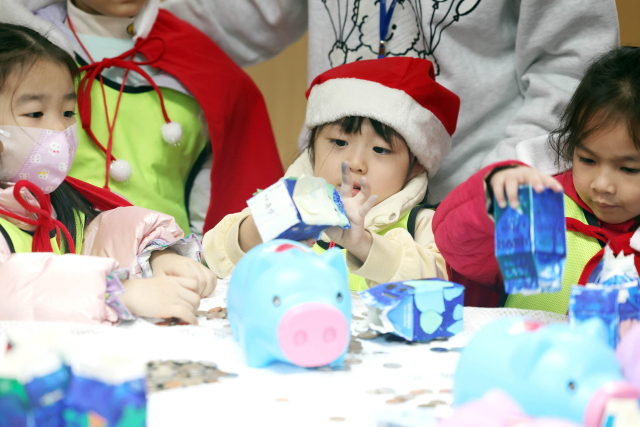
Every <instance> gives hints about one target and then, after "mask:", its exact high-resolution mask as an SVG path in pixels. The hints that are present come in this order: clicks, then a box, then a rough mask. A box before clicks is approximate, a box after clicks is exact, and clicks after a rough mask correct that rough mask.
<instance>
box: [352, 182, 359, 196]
mask: <svg viewBox="0 0 640 427" xmlns="http://www.w3.org/2000/svg"><path fill="white" fill-rule="evenodd" d="M360 190H361V187H360V184H356V183H354V184H353V190H351V197H356V195H357V194H358V193H359V192H360Z"/></svg>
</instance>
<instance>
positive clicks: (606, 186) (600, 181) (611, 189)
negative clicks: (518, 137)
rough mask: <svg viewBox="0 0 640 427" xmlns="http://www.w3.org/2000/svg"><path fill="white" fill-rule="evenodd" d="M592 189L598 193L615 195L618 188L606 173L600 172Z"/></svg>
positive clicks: (592, 183)
mask: <svg viewBox="0 0 640 427" xmlns="http://www.w3.org/2000/svg"><path fill="white" fill-rule="evenodd" d="M591 188H592V189H593V190H595V191H596V192H598V193H609V194H614V193H615V192H616V187H615V185H614V183H613V180H612V179H611V177H610V176H609V174H608V173H607V172H606V171H599V172H598V173H597V175H596V176H595V178H594V180H593V181H592V182H591Z"/></svg>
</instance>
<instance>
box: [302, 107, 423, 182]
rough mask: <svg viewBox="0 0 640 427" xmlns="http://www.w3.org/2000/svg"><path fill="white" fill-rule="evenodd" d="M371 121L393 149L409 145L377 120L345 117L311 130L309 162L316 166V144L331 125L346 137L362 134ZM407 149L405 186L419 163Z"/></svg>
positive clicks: (389, 127)
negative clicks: (407, 165)
mask: <svg viewBox="0 0 640 427" xmlns="http://www.w3.org/2000/svg"><path fill="white" fill-rule="evenodd" d="M367 121H369V123H371V127H372V128H373V130H374V131H375V133H376V134H378V136H380V137H381V138H382V139H384V140H385V141H386V142H387V143H388V144H389V145H390V146H391V147H392V148H393V146H394V144H395V143H396V142H397V141H402V142H403V143H404V144H405V145H406V144H407V143H406V141H405V140H404V138H403V137H402V135H400V134H399V133H398V132H396V130H395V129H393V128H392V127H391V126H388V125H385V124H384V123H381V122H379V121H377V120H375V119H370V118H367V117H360V116H347V117H343V118H341V119H339V120H336V121H335V122H332V123H325V124H322V125H319V126H316V127H315V128H313V129H311V133H310V135H309V141H308V144H307V146H308V147H309V160H311V164H312V165H313V164H315V160H316V152H315V142H316V139H317V138H318V135H319V134H320V131H321V130H322V129H323V128H324V127H326V126H331V125H338V126H340V131H341V132H342V133H343V134H345V135H351V134H357V133H360V132H362V125H363V124H364V123H365V122H367ZM407 149H408V150H409V170H408V171H407V176H406V177H405V184H406V183H407V181H408V180H409V177H410V176H411V172H412V170H413V167H414V166H415V165H416V164H417V163H418V158H417V157H416V156H415V155H414V154H413V153H412V152H411V149H410V148H409V146H408V145H407Z"/></svg>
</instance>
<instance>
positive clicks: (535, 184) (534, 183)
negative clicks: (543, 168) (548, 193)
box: [529, 173, 546, 193]
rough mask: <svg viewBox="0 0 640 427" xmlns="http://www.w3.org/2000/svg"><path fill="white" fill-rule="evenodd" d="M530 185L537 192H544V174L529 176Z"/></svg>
mask: <svg viewBox="0 0 640 427" xmlns="http://www.w3.org/2000/svg"><path fill="white" fill-rule="evenodd" d="M529 185H530V186H531V188H533V191H535V192H536V193H542V192H543V191H544V189H545V188H546V186H545V185H544V182H543V176H541V175H540V174H537V173H536V174H534V175H533V176H531V177H530V178H529Z"/></svg>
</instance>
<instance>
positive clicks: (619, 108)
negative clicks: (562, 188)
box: [551, 46, 640, 166]
mask: <svg viewBox="0 0 640 427" xmlns="http://www.w3.org/2000/svg"><path fill="white" fill-rule="evenodd" d="M619 123H623V124H624V125H626V128H627V131H628V132H629V136H630V137H631V139H632V140H633V143H634V145H635V146H636V148H638V149H639V150H640V48H637V47H629V46H626V47H621V48H618V49H615V50H612V51H610V52H608V53H606V54H605V55H603V56H601V57H600V58H599V59H598V60H596V61H595V62H593V63H592V64H591V65H590V66H589V68H587V71H586V72H585V74H584V76H583V77H582V81H581V82H580V84H579V85H578V88H577V89H576V91H575V93H574V94H573V96H572V97H571V101H569V104H568V105H567V107H566V108H565V110H564V113H563V114H562V118H561V121H560V125H559V126H558V128H557V129H556V130H554V131H553V132H552V137H551V147H552V148H553V150H554V151H555V154H556V164H557V165H558V166H567V165H571V162H572V160H573V152H574V150H575V149H576V147H577V146H578V145H579V144H580V142H581V141H583V140H584V139H585V138H587V137H588V136H589V135H590V134H591V133H593V132H595V131H597V130H599V129H603V128H606V127H608V126H611V125H615V124H619Z"/></svg>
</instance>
